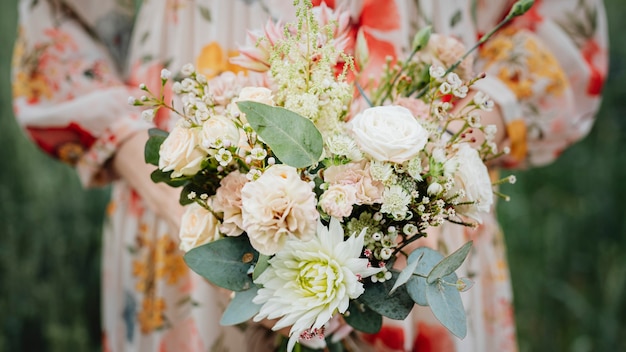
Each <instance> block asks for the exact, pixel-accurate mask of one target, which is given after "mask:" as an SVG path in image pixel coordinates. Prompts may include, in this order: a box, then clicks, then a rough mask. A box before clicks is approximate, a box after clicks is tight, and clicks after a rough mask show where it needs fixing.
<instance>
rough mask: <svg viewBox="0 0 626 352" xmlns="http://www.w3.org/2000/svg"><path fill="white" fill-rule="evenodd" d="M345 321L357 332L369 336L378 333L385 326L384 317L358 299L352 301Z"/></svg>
mask: <svg viewBox="0 0 626 352" xmlns="http://www.w3.org/2000/svg"><path fill="white" fill-rule="evenodd" d="M344 320H345V321H346V323H348V324H349V325H350V326H352V327H353V328H355V329H356V330H359V331H363V332H365V333H369V334H373V333H376V332H378V331H379V330H380V328H381V327H382V325H383V316H382V315H380V314H378V313H377V312H375V311H373V310H371V309H370V308H369V307H368V306H367V305H365V304H363V303H361V302H360V301H359V300H358V299H357V300H352V301H350V306H349V307H348V311H347V314H346V315H345V317H344Z"/></svg>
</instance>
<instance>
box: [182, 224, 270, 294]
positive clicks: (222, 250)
mask: <svg viewBox="0 0 626 352" xmlns="http://www.w3.org/2000/svg"><path fill="white" fill-rule="evenodd" d="M258 256H259V253H258V252H257V251H255V250H254V248H252V246H251V245H250V242H249V241H248V238H247V237H246V236H239V237H225V238H222V239H220V240H217V241H214V242H210V243H207V244H205V245H202V246H199V247H196V248H194V249H192V250H190V251H189V252H187V253H186V254H185V262H186V263H187V265H188V266H189V267H190V268H191V269H192V270H193V271H195V272H196V273H198V274H199V275H201V276H203V277H204V278H206V279H207V280H209V281H210V282H212V283H213V284H215V285H217V286H219V287H223V288H225V289H229V290H231V291H245V290H248V289H250V288H251V287H253V286H254V283H253V282H252V278H251V277H250V275H248V272H249V270H250V268H251V267H252V264H253V263H255V262H256V261H257V259H258Z"/></svg>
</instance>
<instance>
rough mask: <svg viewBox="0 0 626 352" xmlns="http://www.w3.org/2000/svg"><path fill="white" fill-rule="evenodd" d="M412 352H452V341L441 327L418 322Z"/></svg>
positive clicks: (446, 331)
mask: <svg viewBox="0 0 626 352" xmlns="http://www.w3.org/2000/svg"><path fill="white" fill-rule="evenodd" d="M413 352H454V341H452V337H451V336H450V333H449V332H448V330H446V328H444V327H443V326H441V325H431V324H427V323H424V322H420V323H419V324H418V325H417V337H416V338H415V342H414V343H413Z"/></svg>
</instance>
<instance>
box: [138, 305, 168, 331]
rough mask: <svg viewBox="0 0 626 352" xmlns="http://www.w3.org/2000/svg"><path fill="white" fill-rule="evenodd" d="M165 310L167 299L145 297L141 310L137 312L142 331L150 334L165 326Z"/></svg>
mask: <svg viewBox="0 0 626 352" xmlns="http://www.w3.org/2000/svg"><path fill="white" fill-rule="evenodd" d="M164 311H165V301H164V300H163V298H152V297H145V298H144V299H143V302H142V303H141V310H140V311H139V313H137V321H138V322H139V327H140V329H141V332H142V333H144V334H148V333H151V332H152V331H154V330H157V329H159V328H161V327H163V325H165V319H164V316H163V312H164Z"/></svg>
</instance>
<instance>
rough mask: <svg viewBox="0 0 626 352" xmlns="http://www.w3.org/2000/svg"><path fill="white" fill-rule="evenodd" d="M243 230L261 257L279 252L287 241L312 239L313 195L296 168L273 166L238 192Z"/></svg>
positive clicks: (316, 216) (314, 203) (314, 223)
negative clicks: (288, 239) (293, 238)
mask: <svg viewBox="0 0 626 352" xmlns="http://www.w3.org/2000/svg"><path fill="white" fill-rule="evenodd" d="M241 202H242V217H243V229H244V230H245V231H246V233H247V234H248V237H249V238H250V243H251V244H252V247H254V248H255V249H256V250H258V251H259V252H260V253H262V254H266V255H272V254H274V253H276V252H277V251H278V250H280V249H281V248H282V247H283V246H284V244H285V241H286V240H287V238H289V237H296V238H299V239H301V240H302V241H308V240H310V239H311V238H312V237H313V236H315V228H316V226H317V219H318V217H319V214H318V212H317V209H316V201H315V193H313V190H312V188H311V186H310V185H309V184H308V183H307V182H305V181H303V180H301V179H300V175H298V172H297V171H296V169H295V168H293V167H290V166H287V165H282V164H280V165H274V166H272V167H270V168H269V169H267V170H266V171H265V173H263V175H261V176H260V177H259V178H258V179H257V180H256V181H254V182H248V183H246V185H245V186H243V188H242V189H241Z"/></svg>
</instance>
